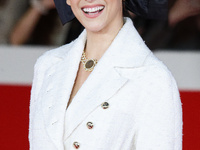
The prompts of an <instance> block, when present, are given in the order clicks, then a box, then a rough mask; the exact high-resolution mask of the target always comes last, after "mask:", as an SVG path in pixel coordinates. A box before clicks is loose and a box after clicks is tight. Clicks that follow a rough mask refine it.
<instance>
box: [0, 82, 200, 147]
mask: <svg viewBox="0 0 200 150" xmlns="http://www.w3.org/2000/svg"><path fill="white" fill-rule="evenodd" d="M30 89H31V87H30V86H11V85H0V107H1V108H0V118H1V123H0V133H1V137H0V150H28V149H29V148H28V113H29V99H30ZM181 100H182V103H183V121H184V130H183V134H184V136H183V150H200V142H199V139H200V91H196V92H194V91H193V92H192V91H181Z"/></svg>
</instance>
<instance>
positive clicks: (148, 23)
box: [0, 0, 200, 150]
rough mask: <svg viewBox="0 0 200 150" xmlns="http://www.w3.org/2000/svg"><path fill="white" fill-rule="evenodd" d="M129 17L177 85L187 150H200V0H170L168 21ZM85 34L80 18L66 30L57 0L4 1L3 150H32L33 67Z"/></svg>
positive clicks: (0, 46) (0, 18)
mask: <svg viewBox="0 0 200 150" xmlns="http://www.w3.org/2000/svg"><path fill="white" fill-rule="evenodd" d="M131 16H132V19H133V21H134V25H135V27H136V28H137V30H138V32H139V33H140V35H141V36H142V38H143V39H144V41H145V43H146V44H147V45H148V47H149V48H150V49H151V50H152V51H153V52H154V54H155V55H156V56H157V57H158V58H159V59H161V60H162V61H163V62H164V63H165V64H166V65H167V66H168V68H169V69H170V70H171V72H172V74H173V75H174V77H175V79H176V81H177V84H178V87H179V90H180V96H181V101H182V104H183V150H200V142H199V139H200V0H169V15H168V20H165V21H159V20H147V19H144V18H141V17H138V16H135V15H134V14H132V15H131ZM83 29H84V28H83V27H82V26H81V24H80V23H79V22H78V21H77V20H76V19H74V20H73V21H71V22H69V23H67V24H66V25H65V26H62V24H61V22H60V20H59V17H58V14H57V11H56V9H55V5H54V3H53V0H0V119H1V123H0V133H1V134H0V150H13V149H15V150H28V149H29V145H28V144H29V143H28V122H29V120H28V118H29V116H28V114H29V99H30V89H31V83H32V78H33V68H34V63H35V61H36V59H37V58H38V57H39V56H40V55H42V54H43V53H44V52H45V51H48V50H50V49H52V48H55V47H58V46H61V45H63V44H66V43H69V42H71V41H73V40H74V39H75V38H77V37H78V35H79V34H80V33H81V32H82V30H83ZM133 40H134V39H133Z"/></svg>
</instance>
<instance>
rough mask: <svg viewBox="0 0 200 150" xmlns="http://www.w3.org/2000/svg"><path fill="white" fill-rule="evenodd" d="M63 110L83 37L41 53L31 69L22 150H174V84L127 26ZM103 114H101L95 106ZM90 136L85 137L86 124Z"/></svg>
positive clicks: (177, 138) (178, 128)
mask: <svg viewBox="0 0 200 150" xmlns="http://www.w3.org/2000/svg"><path fill="white" fill-rule="evenodd" d="M125 20H126V23H125V24H124V26H123V28H122V29H121V30H120V32H119V33H118V35H117V36H116V38H115V39H114V41H113V42H112V44H111V46H110V47H109V48H108V50H107V51H106V52H105V54H104V55H103V57H102V58H101V59H100V60H99V62H98V64H97V66H96V67H95V69H94V70H93V72H92V73H91V74H90V76H89V77H88V78H87V80H86V81H85V82H84V84H83V85H82V87H81V88H80V90H79V91H78V93H77V94H76V96H75V97H74V99H73V101H72V103H71V104H70V106H69V107H68V109H67V110H66V106H67V103H68V100H69V97H70V94H71V90H72V87H73V84H74V81H75V78H76V74H77V70H78V66H79V63H80V59H81V54H82V51H83V49H84V45H85V42H86V36H87V33H86V31H83V33H82V34H81V35H80V36H79V38H78V39H76V40H75V41H74V42H72V43H70V44H67V45H64V46H62V47H59V48H57V49H54V50H51V51H48V52H46V53H45V54H44V55H43V56H41V57H40V58H39V59H38V60H37V63H36V65H35V71H34V79H33V85H32V91H31V102H30V127H29V142H30V150H73V149H75V147H74V142H77V143H78V144H79V147H77V149H80V150H182V108H181V101H180V98H179V92H178V89H177V86H176V82H175V80H174V78H173V76H172V75H171V73H170V71H169V70H168V69H167V68H166V66H165V65H164V64H163V63H162V62H161V61H160V60H158V59H157V58H156V57H155V56H154V55H153V54H152V52H151V51H150V50H149V49H148V48H147V46H146V45H145V44H144V42H143V40H142V39H141V37H140V36H139V34H138V33H137V31H136V29H135V28H134V26H133V23H132V21H131V20H130V19H128V18H126V19H125ZM104 102H107V103H108V104H109V107H108V108H107V109H103V108H102V106H101V104H102V103H104ZM88 122H91V123H92V124H93V128H92V129H89V128H88V127H87V123H88Z"/></svg>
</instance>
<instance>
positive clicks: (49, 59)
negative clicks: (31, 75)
mask: <svg viewBox="0 0 200 150" xmlns="http://www.w3.org/2000/svg"><path fill="white" fill-rule="evenodd" d="M73 44H74V42H71V43H69V44H66V45H63V46H60V47H58V48H54V49H52V50H49V51H46V52H45V53H44V54H42V55H41V56H40V57H39V58H38V59H37V61H36V63H35V68H37V67H48V66H52V65H54V64H56V63H58V62H59V61H60V60H62V59H63V58H64V57H65V56H66V55H67V54H68V52H69V51H70V50H71V47H72V46H73Z"/></svg>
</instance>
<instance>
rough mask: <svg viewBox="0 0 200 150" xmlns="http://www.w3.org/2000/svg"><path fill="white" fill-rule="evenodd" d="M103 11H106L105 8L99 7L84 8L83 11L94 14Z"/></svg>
mask: <svg viewBox="0 0 200 150" xmlns="http://www.w3.org/2000/svg"><path fill="white" fill-rule="evenodd" d="M103 9H104V6H99V7H94V8H83V11H84V12H85V13H94V12H97V11H100V10H103Z"/></svg>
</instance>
